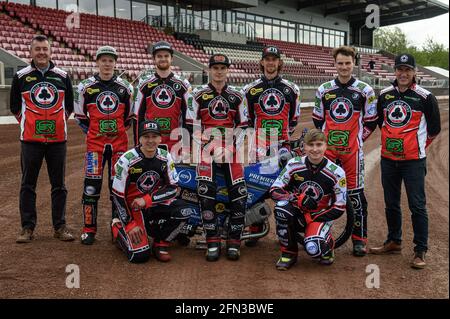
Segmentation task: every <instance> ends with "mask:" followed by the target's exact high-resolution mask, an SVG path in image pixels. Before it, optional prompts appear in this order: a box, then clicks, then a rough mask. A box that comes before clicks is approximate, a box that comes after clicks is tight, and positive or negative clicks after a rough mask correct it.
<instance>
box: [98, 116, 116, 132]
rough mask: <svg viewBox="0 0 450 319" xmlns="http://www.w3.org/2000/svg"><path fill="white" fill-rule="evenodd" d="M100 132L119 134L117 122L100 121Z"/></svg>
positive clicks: (114, 120)
mask: <svg viewBox="0 0 450 319" xmlns="http://www.w3.org/2000/svg"><path fill="white" fill-rule="evenodd" d="M99 131H100V133H103V134H108V133H109V134H111V133H117V132H118V128H117V120H116V119H113V120H100V121H99Z"/></svg>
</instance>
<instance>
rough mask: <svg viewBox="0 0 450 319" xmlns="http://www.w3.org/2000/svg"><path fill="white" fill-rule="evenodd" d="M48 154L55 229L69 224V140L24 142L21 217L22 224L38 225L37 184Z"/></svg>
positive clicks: (47, 161)
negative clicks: (67, 208) (67, 158)
mask: <svg viewBox="0 0 450 319" xmlns="http://www.w3.org/2000/svg"><path fill="white" fill-rule="evenodd" d="M44 158H45V161H46V163H47V172H48V177H49V179H50V184H51V186H52V188H51V197H52V222H53V227H54V228H55V229H58V228H60V227H61V226H63V225H65V223H66V220H65V213H66V198H67V190H66V187H65V185H64V175H65V165H66V143H54V144H53V143H26V142H22V143H21V154H20V162H21V168H22V182H21V187H20V202H19V205H20V206H19V207H20V218H21V223H22V228H29V229H32V230H34V228H35V227H36V220H37V213H36V184H37V180H38V176H39V171H40V170H41V166H42V161H43V159H44Z"/></svg>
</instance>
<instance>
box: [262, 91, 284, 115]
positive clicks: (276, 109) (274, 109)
mask: <svg viewBox="0 0 450 319" xmlns="http://www.w3.org/2000/svg"><path fill="white" fill-rule="evenodd" d="M285 103H286V99H285V97H284V94H283V93H281V92H280V91H278V90H277V89H274V88H271V89H268V90H265V91H264V92H263V94H261V96H260V97H259V105H260V106H261V108H262V111H263V112H264V113H266V114H268V115H277V114H279V113H281V111H282V110H283V107H284V104H285Z"/></svg>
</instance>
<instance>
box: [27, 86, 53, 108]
mask: <svg viewBox="0 0 450 319" xmlns="http://www.w3.org/2000/svg"><path fill="white" fill-rule="evenodd" d="M30 94H31V100H32V101H33V103H34V105H36V106H37V107H38V108H41V109H49V108H52V107H53V106H55V104H56V102H58V96H59V94H58V89H57V88H56V86H54V85H53V84H51V83H48V82H42V83H38V84H36V85H35V86H33V87H32V88H31V90H30Z"/></svg>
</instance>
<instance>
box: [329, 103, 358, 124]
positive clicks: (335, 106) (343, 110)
mask: <svg viewBox="0 0 450 319" xmlns="http://www.w3.org/2000/svg"><path fill="white" fill-rule="evenodd" d="M352 114H353V104H352V102H351V101H350V100H349V99H347V98H345V97H338V98H337V99H335V100H334V101H333V102H332V103H331V105H330V116H331V118H332V119H333V120H334V121H335V122H336V123H345V122H347V121H348V120H349V119H350V118H351V117H352Z"/></svg>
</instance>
